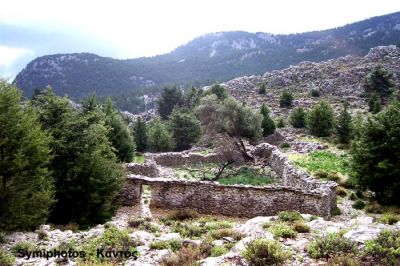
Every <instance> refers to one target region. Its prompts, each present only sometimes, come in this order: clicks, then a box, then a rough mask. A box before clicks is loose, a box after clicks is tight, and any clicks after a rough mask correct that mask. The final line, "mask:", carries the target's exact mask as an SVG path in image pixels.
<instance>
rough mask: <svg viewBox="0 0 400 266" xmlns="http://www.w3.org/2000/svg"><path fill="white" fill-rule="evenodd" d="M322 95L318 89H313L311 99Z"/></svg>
mask: <svg viewBox="0 0 400 266" xmlns="http://www.w3.org/2000/svg"><path fill="white" fill-rule="evenodd" d="M320 95H321V93H320V92H319V90H317V89H312V90H311V97H319V96H320Z"/></svg>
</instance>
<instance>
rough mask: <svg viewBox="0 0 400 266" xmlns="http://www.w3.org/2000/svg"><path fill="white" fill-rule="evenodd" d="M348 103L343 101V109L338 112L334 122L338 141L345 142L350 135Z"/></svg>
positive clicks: (351, 128)
mask: <svg viewBox="0 0 400 266" xmlns="http://www.w3.org/2000/svg"><path fill="white" fill-rule="evenodd" d="M348 108H349V103H348V102H344V103H343V109H342V111H341V112H340V115H339V117H338V120H337V123H336V134H337V137H338V140H339V142H340V143H344V144H347V143H349V142H350V139H351V137H352V131H353V127H352V123H351V120H352V119H351V115H350V113H349V110H348Z"/></svg>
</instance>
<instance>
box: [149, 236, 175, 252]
mask: <svg viewBox="0 0 400 266" xmlns="http://www.w3.org/2000/svg"><path fill="white" fill-rule="evenodd" d="M181 246H182V241H180V240H179V239H169V240H160V241H154V242H151V243H150V249H169V250H172V251H173V252H175V251H177V250H178V249H180V248H181Z"/></svg>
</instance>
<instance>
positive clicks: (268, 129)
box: [260, 104, 276, 137]
mask: <svg viewBox="0 0 400 266" xmlns="http://www.w3.org/2000/svg"><path fill="white" fill-rule="evenodd" d="M260 112H261V115H262V117H263V118H262V121H261V128H262V131H263V136H264V137H265V136H268V135H271V134H273V133H274V132H275V128H276V127H275V122H274V120H272V118H271V117H270V116H269V109H268V107H267V106H266V105H265V104H263V105H262V106H261V110H260Z"/></svg>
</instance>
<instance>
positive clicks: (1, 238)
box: [0, 231, 7, 244]
mask: <svg viewBox="0 0 400 266" xmlns="http://www.w3.org/2000/svg"><path fill="white" fill-rule="evenodd" d="M4 243H7V239H6V233H4V232H2V231H0V244H4Z"/></svg>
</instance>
